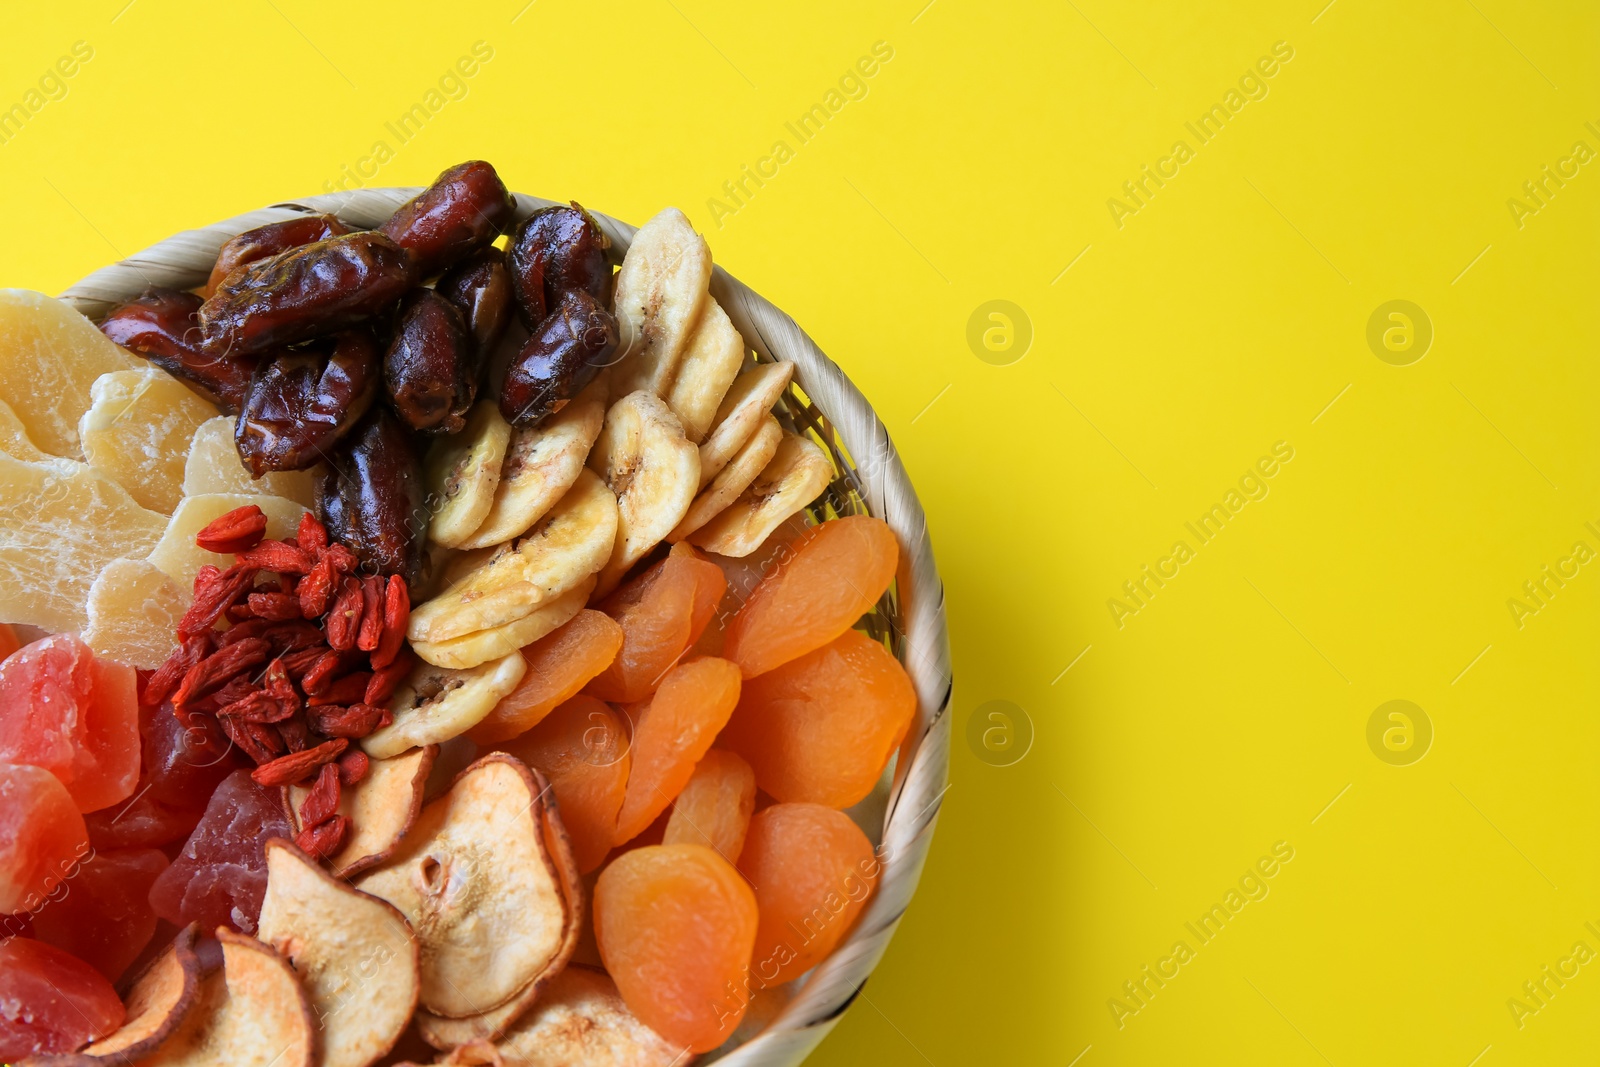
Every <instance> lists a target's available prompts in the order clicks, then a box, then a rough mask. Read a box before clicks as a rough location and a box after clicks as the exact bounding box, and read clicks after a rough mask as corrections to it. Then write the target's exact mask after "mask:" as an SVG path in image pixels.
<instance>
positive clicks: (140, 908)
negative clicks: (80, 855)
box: [33, 848, 167, 982]
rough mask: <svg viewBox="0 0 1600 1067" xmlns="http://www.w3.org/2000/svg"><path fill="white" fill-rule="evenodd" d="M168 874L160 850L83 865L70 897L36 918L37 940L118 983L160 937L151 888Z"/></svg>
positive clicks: (109, 855) (100, 857) (105, 856)
mask: <svg viewBox="0 0 1600 1067" xmlns="http://www.w3.org/2000/svg"><path fill="white" fill-rule="evenodd" d="M166 869H167V857H166V856H165V855H164V854H162V852H161V851H160V850H159V849H154V848H128V849H117V850H113V851H107V852H96V853H95V854H94V855H93V856H90V857H89V858H88V859H86V860H84V861H83V863H82V865H81V866H80V867H79V869H78V873H77V874H75V875H74V876H73V878H72V884H71V885H70V886H68V887H67V893H66V895H64V896H63V897H61V899H60V900H52V901H50V902H49V903H47V904H46V905H45V906H44V907H43V908H42V909H40V910H39V911H38V912H37V913H35V914H34V916H33V935H34V936H35V937H37V938H38V939H39V940H40V941H43V942H45V943H46V944H50V945H54V946H55V947H56V948H59V949H61V950H63V951H65V952H70V953H72V954H73V955H74V956H76V957H78V958H79V959H80V960H82V961H83V962H85V963H87V964H88V965H89V966H91V967H93V968H94V969H95V970H97V971H99V972H100V973H101V974H103V975H105V976H106V977H107V978H109V979H110V980H111V981H113V982H115V981H116V980H117V979H118V978H120V977H122V973H123V972H124V971H126V970H127V969H128V965H129V964H131V963H133V961H134V960H136V959H138V958H139V954H140V953H141V952H143V951H144V949H145V946H146V945H148V944H149V943H150V939H151V938H152V937H154V936H155V932H156V913H155V911H154V909H152V908H151V907H150V886H151V883H153V882H154V881H155V880H156V877H157V876H158V875H160V874H161V872H162V871H164V870H166Z"/></svg>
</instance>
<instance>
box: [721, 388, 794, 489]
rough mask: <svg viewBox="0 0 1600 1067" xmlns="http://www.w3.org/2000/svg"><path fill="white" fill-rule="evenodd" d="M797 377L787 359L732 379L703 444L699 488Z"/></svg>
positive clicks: (759, 423) (746, 437) (739, 445)
mask: <svg viewBox="0 0 1600 1067" xmlns="http://www.w3.org/2000/svg"><path fill="white" fill-rule="evenodd" d="M793 376H794V364H793V363H790V362H787V361H786V360H779V361H778V362H777V363H757V364H756V365H755V366H754V367H751V368H750V369H749V370H747V371H745V372H744V373H743V374H741V375H739V377H737V378H735V379H734V380H733V385H731V386H729V387H728V395H727V396H725V397H723V398H722V404H721V406H719V407H718V408H717V417H716V421H715V422H713V423H712V426H713V429H712V430H711V433H710V434H709V435H708V436H707V437H706V439H705V440H704V441H703V442H701V444H700V487H701V488H702V489H703V488H705V487H706V486H707V485H710V484H711V479H713V478H715V477H716V476H717V475H718V474H721V473H722V468H723V467H726V466H727V465H728V462H729V461H730V460H732V459H733V457H734V456H735V455H737V454H738V452H739V449H741V448H743V447H744V444H745V442H746V441H748V440H750V438H751V436H752V435H753V434H754V433H755V432H756V430H758V429H760V427H761V420H762V418H763V417H764V416H766V415H767V414H768V413H770V412H771V411H772V405H774V404H776V403H777V402H778V397H780V396H782V395H783V391H784V390H785V389H787V388H788V387H789V379H790V378H792V377H793Z"/></svg>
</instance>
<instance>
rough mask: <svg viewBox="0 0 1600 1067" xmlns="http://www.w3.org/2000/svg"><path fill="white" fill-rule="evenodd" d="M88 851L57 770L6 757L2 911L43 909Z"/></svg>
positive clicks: (0, 849) (0, 829)
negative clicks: (7, 760) (56, 774)
mask: <svg viewBox="0 0 1600 1067" xmlns="http://www.w3.org/2000/svg"><path fill="white" fill-rule="evenodd" d="M88 852H89V832H88V830H87V829H86V828H85V827H84V824H83V816H82V815H80V814H79V813H78V806H77V805H76V804H74V803H73V802H72V797H71V796H70V795H69V794H68V793H67V790H66V787H65V786H63V785H62V784H61V783H60V782H59V781H58V780H57V779H56V776H55V775H53V774H51V773H50V772H49V771H47V770H44V769H43V768H40V767H33V766H29V765H28V764H25V763H18V764H13V763H0V915H11V914H15V913H18V912H32V911H37V910H38V909H39V908H40V907H42V906H43V905H44V903H45V901H46V900H47V899H48V897H49V895H50V894H51V893H53V892H54V891H55V890H56V889H57V887H58V886H60V884H61V882H62V880H63V879H64V878H66V877H67V876H69V875H70V874H71V873H72V872H73V870H74V868H75V867H76V866H77V864H78V861H79V860H81V859H82V858H83V857H84V856H85V855H87V854H88ZM0 1060H3V1058H0Z"/></svg>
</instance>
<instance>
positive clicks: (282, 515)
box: [150, 493, 307, 590]
mask: <svg viewBox="0 0 1600 1067" xmlns="http://www.w3.org/2000/svg"><path fill="white" fill-rule="evenodd" d="M247 504H254V505H255V506H256V507H258V508H260V509H261V510H262V511H263V512H264V513H265V514H266V516H267V536H268V537H272V538H278V539H282V538H286V537H293V536H294V535H295V531H296V530H297V529H299V527H300V517H301V516H302V515H304V514H305V513H306V510H307V509H306V508H304V507H302V506H301V505H299V504H296V503H295V502H294V501H293V500H285V499H284V498H282V497H277V496H261V495H259V494H249V493H207V494H206V495H204V496H186V497H184V498H183V502H182V503H180V504H179V505H178V508H177V510H176V511H174V512H173V513H172V518H171V519H170V520H168V522H167V524H166V527H167V528H166V530H165V531H164V532H163V533H162V534H161V540H160V542H159V543H158V544H157V545H156V546H155V548H154V549H153V550H152V551H151V553H150V562H151V563H154V564H155V565H156V566H157V567H160V568H161V569H162V570H164V571H166V572H167V573H168V574H169V575H171V576H172V580H173V581H175V582H177V583H178V584H179V585H180V586H182V587H183V588H184V589H190V590H192V589H193V588H194V576H195V575H196V574H198V573H199V571H200V568H201V567H203V566H205V565H206V564H208V563H209V564H211V565H212V566H214V567H221V568H222V569H223V570H227V569H228V568H229V567H231V566H233V557H232V556H225V555H222V554H221V553H218V552H207V551H205V550H204V549H202V548H199V547H197V546H196V545H195V543H194V535H195V534H197V533H199V532H200V531H201V530H203V529H205V528H206V526H207V525H208V524H210V523H211V522H212V521H213V520H214V519H218V518H221V517H222V516H223V515H226V514H227V513H228V512H230V511H232V510H233V509H234V508H242V507H244V506H245V505H247Z"/></svg>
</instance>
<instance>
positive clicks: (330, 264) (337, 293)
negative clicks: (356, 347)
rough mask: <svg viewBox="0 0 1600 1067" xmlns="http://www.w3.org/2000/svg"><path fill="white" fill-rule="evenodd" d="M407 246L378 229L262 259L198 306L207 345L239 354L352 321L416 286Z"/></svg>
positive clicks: (208, 348) (305, 338)
mask: <svg viewBox="0 0 1600 1067" xmlns="http://www.w3.org/2000/svg"><path fill="white" fill-rule="evenodd" d="M411 277H412V276H411V263H410V260H409V259H408V257H407V255H406V251H405V249H403V248H401V247H400V246H399V245H397V244H395V243H394V242H393V241H391V240H389V238H387V237H385V236H384V235H383V234H381V233H378V232H377V231H376V230H364V231H362V232H360V233H351V234H346V235H344V236H343V237H330V238H328V239H327V240H326V241H317V242H315V243H313V244H308V245H302V246H301V247H299V248H291V249H290V250H289V251H287V252H280V253H278V254H277V255H275V256H270V257H268V258H266V259H262V260H257V261H256V262H255V263H251V264H248V265H246V266H245V267H244V268H243V269H242V270H239V271H236V272H235V273H234V274H232V275H229V277H228V279H227V280H226V281H225V282H223V283H222V286H221V287H220V288H219V289H218V290H217V291H216V292H215V293H213V294H212V295H211V298H210V299H209V300H207V301H206V302H205V303H204V304H202V305H200V330H201V337H202V345H203V347H204V348H205V350H206V351H208V352H213V353H216V354H217V355H219V356H224V357H227V358H230V359H232V358H237V357H238V356H241V355H248V354H250V353H253V352H264V351H266V350H267V349H269V348H277V347H279V346H281V345H289V344H294V343H296V342H298V341H308V340H311V339H312V338H315V337H323V336H326V335H328V334H331V333H336V332H338V331H340V330H343V329H347V328H349V327H351V326H355V325H357V324H359V323H361V322H363V321H365V320H366V319H369V318H371V317H373V316H374V315H376V314H378V313H379V312H381V311H384V310H385V309H387V308H388V307H389V306H390V305H392V304H393V303H394V302H395V301H397V300H399V299H400V297H401V296H402V295H404V294H405V291H406V290H407V289H409V288H411Z"/></svg>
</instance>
